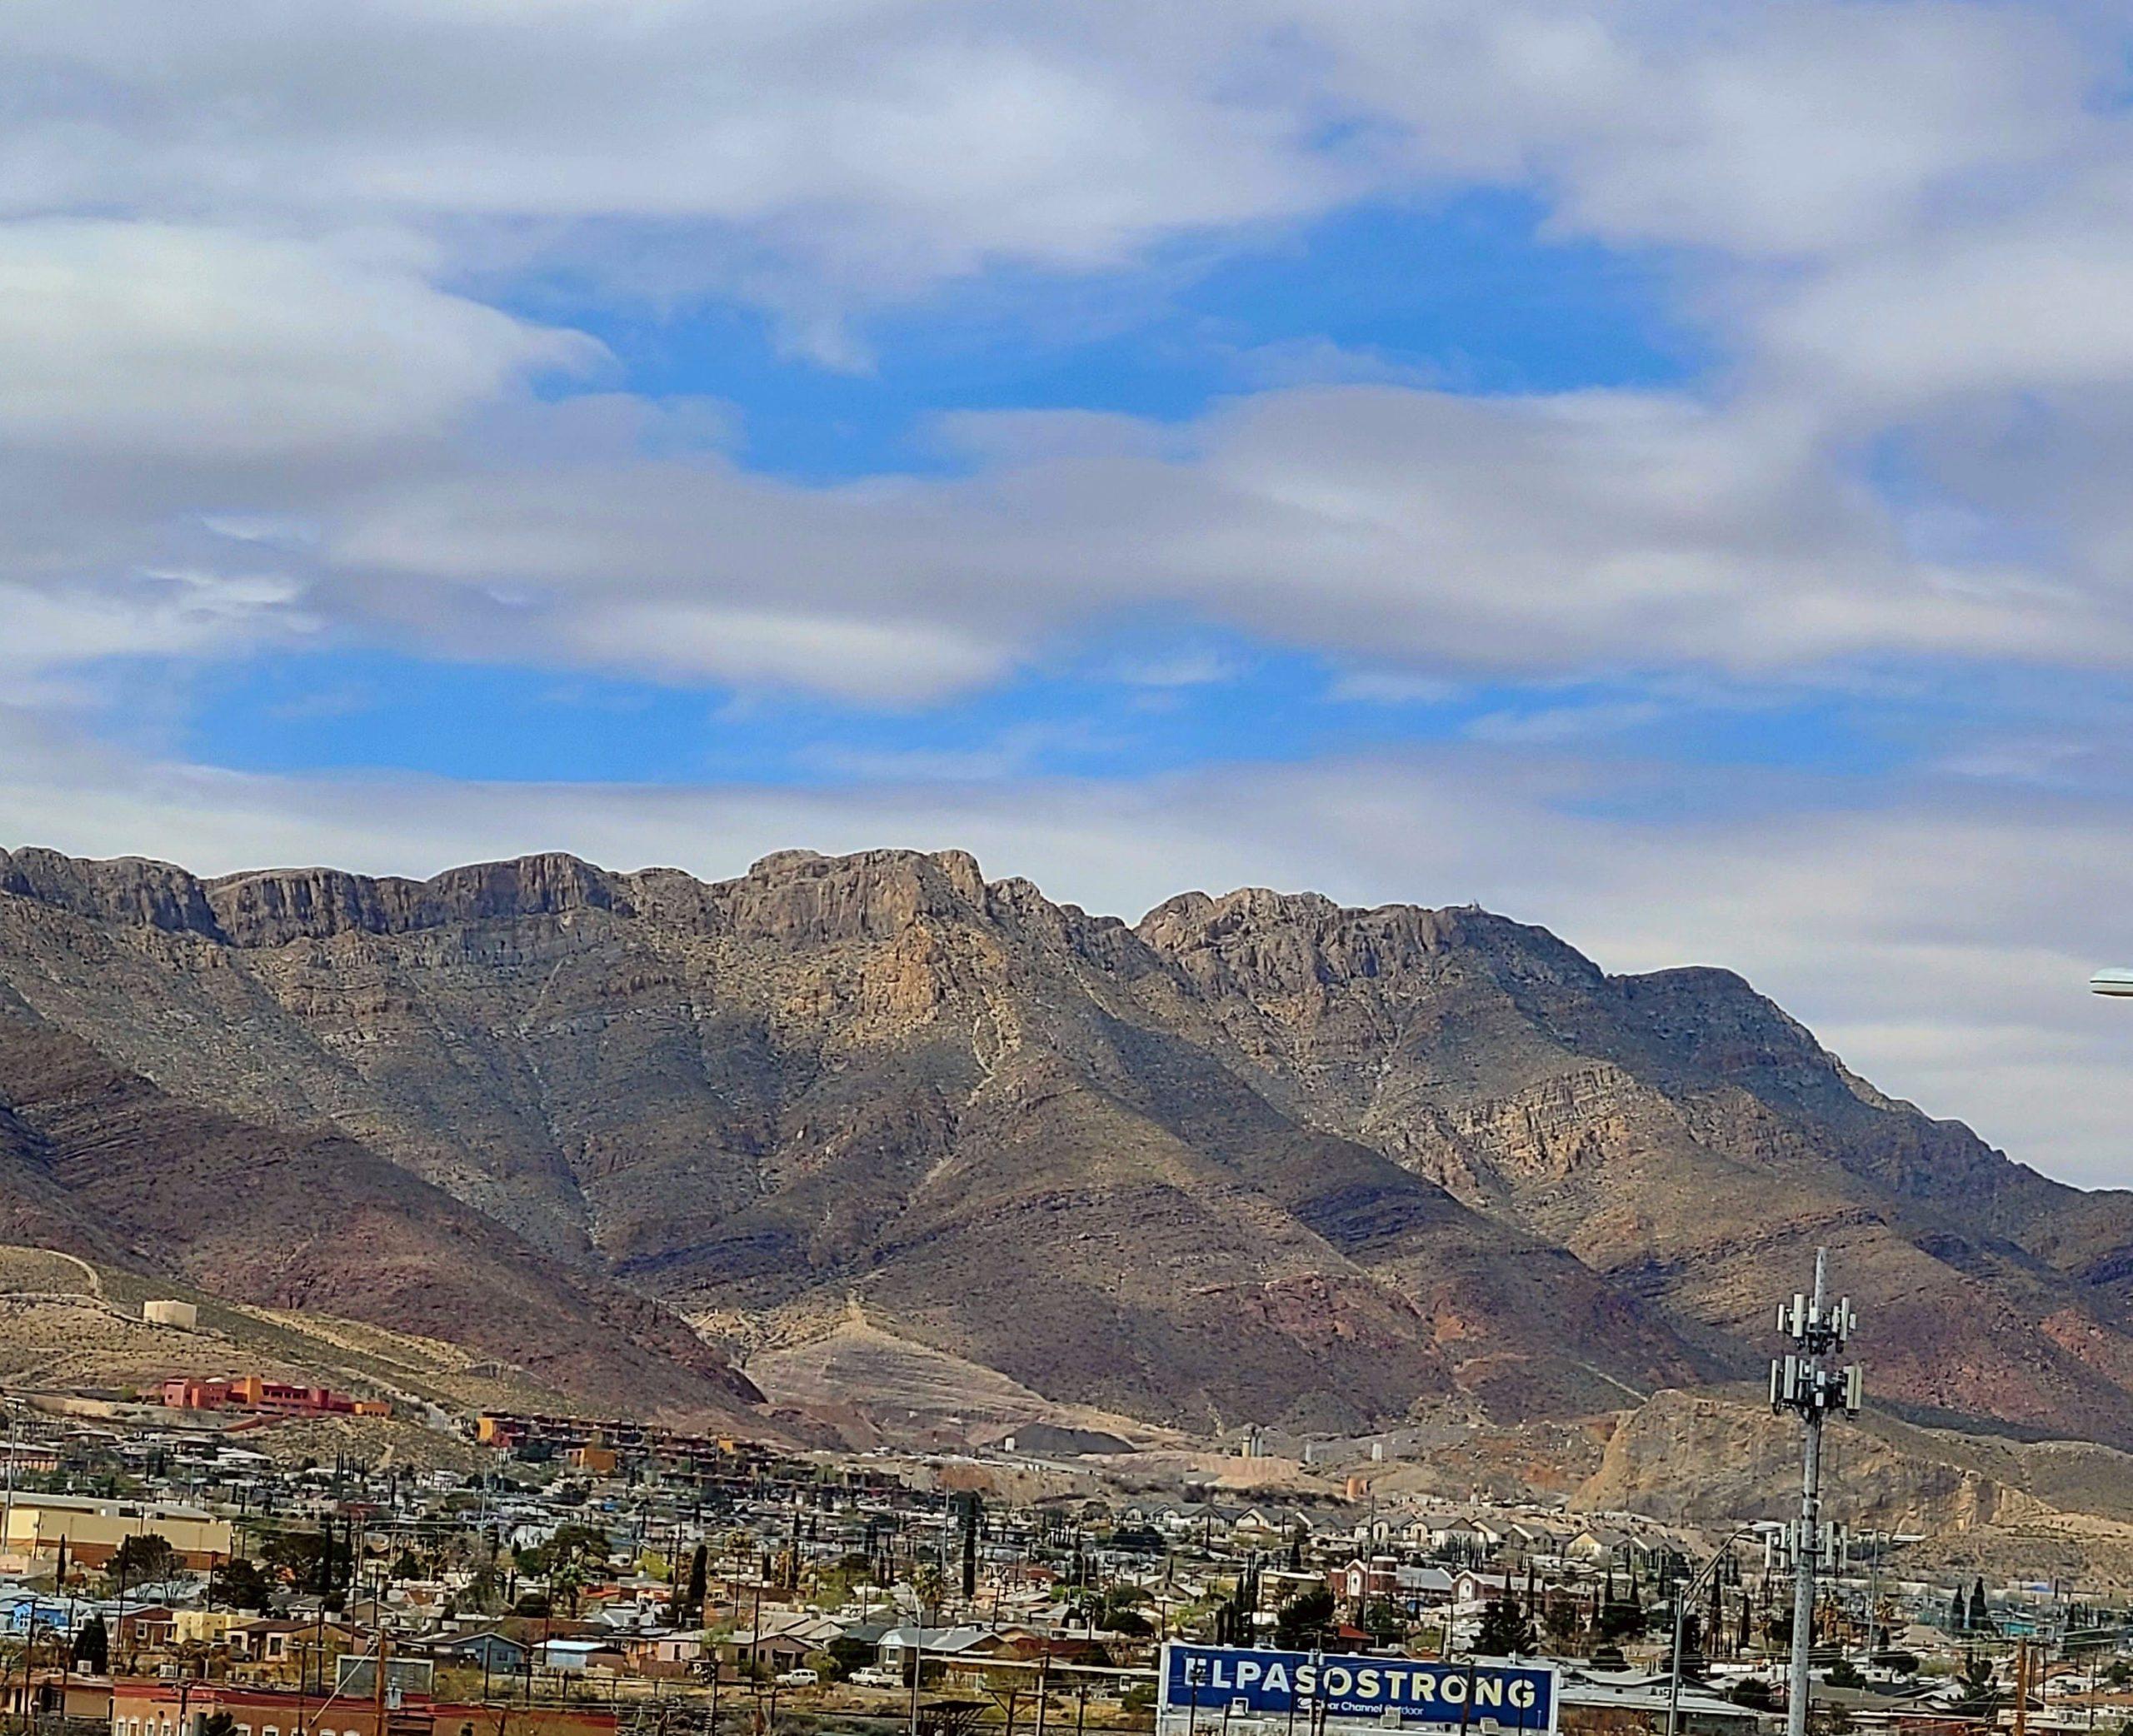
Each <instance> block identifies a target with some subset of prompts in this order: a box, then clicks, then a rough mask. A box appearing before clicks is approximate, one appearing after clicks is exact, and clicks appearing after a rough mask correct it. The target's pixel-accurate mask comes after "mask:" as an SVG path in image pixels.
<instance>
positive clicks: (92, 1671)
mask: <svg viewBox="0 0 2133 1736" xmlns="http://www.w3.org/2000/svg"><path fill="white" fill-rule="evenodd" d="M74 1668H75V1669H78V1670H80V1671H81V1672H82V1674H85V1675H92V1676H101V1675H106V1674H109V1673H110V1670H111V1632H110V1630H109V1629H107V1628H106V1627H105V1626H104V1624H103V1618H102V1616H101V1615H92V1616H91V1617H90V1618H89V1619H87V1621H85V1622H83V1623H82V1629H81V1632H79V1633H78V1634H76V1635H75V1636H74Z"/></svg>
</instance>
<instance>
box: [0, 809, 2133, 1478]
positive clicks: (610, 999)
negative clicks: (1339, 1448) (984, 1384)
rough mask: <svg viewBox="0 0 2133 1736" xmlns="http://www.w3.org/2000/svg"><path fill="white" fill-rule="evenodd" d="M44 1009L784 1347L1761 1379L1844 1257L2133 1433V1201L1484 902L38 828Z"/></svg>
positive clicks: (18, 938) (1914, 1364) (2085, 1430)
mask: <svg viewBox="0 0 2133 1736" xmlns="http://www.w3.org/2000/svg"><path fill="white" fill-rule="evenodd" d="M0 1015H4V1016H6V1017H9V1018H12V1019H13V1020H17V1021H18V1022H21V1023H22V1024H24V1025H32V1026H35V1027H37V1028H39V1029H42V1030H48V1031H59V1032H64V1033H66V1034H67V1035H70V1036H71V1037H72V1038H73V1039H75V1040H78V1041H79V1042H81V1043H83V1044H85V1045H89V1046H91V1047H92V1048H93V1049H94V1050H97V1052H98V1053H99V1054H100V1055H102V1056H103V1057H105V1058H106V1059H107V1060H108V1061H109V1062H110V1063H111V1064H112V1065H114V1066H115V1067H117V1068H120V1069H123V1070H127V1071H129V1072H131V1073H134V1074H137V1075H142V1077H144V1078H145V1079H147V1080H153V1081H154V1083H155V1085H156V1086H157V1088H159V1089H160V1090H162V1091H164V1092H166V1093H167V1094H168V1095H170V1096H171V1097H172V1098H173V1099H174V1100H182V1101H186V1102H189V1103H191V1104H192V1105H197V1106H199V1107H201V1108H204V1109H209V1110H213V1111H214V1112H216V1113H218V1114H222V1115H232V1116H236V1117H239V1118H242V1120H246V1121H248V1122H251V1123H253V1124H255V1125H259V1126H262V1127H263V1128H267V1129H270V1130H277V1131H278V1132H280V1133H282V1134H283V1135H290V1136H293V1135H297V1134H302V1135H307V1136H311V1135H318V1134H320V1133H321V1132H322V1131H324V1130H331V1131H332V1133H334V1134H336V1135H338V1136H340V1137H342V1138H344V1139H347V1140H351V1141H353V1142H355V1143H356V1144H357V1145H360V1146H361V1147H362V1149H363V1150H365V1151H366V1152H367V1153H374V1154H375V1155H377V1157H378V1158H380V1159H382V1160H390V1162H391V1163H392V1164H393V1165H398V1166H399V1167H400V1168H401V1169H402V1170H404V1171H406V1172H407V1174H409V1175H411V1176H412V1177H415V1178H418V1179H419V1180H422V1181H423V1182H426V1183H427V1184H430V1185H433V1186H434V1187H436V1188H437V1189H441V1190H442V1191H443V1192H444V1193H446V1194H448V1195H451V1196H452V1198H453V1199H454V1200H457V1201H458V1202H460V1203H461V1204H462V1205H463V1206H465V1207H469V1208H472V1210H474V1211H476V1212H477V1213H479V1214H480V1215H482V1217H483V1218H484V1219H486V1220H490V1221H492V1222H493V1223H494V1224H496V1225H498V1226H500V1227H501V1228H502V1230H504V1231H506V1232H507V1233H508V1234H509V1235H512V1237H514V1238H516V1239H517V1241H518V1242H520V1243H522V1244H523V1245H527V1246H528V1247H529V1249H530V1250H533V1257H536V1258H538V1259H539V1260H545V1261H551V1262H557V1263H559V1265H560V1266H561V1268H562V1269H564V1270H571V1271H574V1272H577V1273H578V1274H581V1275H582V1281H585V1282H587V1283H593V1284H597V1285H603V1286H618V1287H620V1289H622V1290H625V1291H627V1292H631V1293H634V1294H636V1295H641V1296H644V1297H649V1298H655V1299H657V1300H659V1301H661V1302H663V1303H665V1304H669V1305H671V1306H672V1307H674V1308H677V1309H682V1310H684V1311H686V1312H687V1313H688V1314H691V1315H692V1316H694V1317H696V1318H697V1319H702V1320H706V1321H711V1322H715V1323H716V1324H717V1327H718V1329H720V1330H721V1332H722V1333H728V1334H734V1335H735V1337H736V1338H737V1340H738V1341H740V1342H741V1343H742V1344H750V1343H755V1344H762V1345H764V1346H765V1347H766V1349H768V1348H770V1347H782V1349H787V1350H789V1349H791V1347H792V1346H793V1345H795V1344H802V1343H804V1342H806V1341H807V1339H808V1338H809V1336H810V1334H816V1335H819V1334H827V1333H828V1332H831V1331H834V1330H837V1329H840V1328H841V1326H842V1325H845V1324H848V1323H849V1322H850V1321H852V1319H860V1320H862V1321H865V1322H868V1323H871V1324H872V1326H874V1327H877V1328H878V1329H881V1330H882V1331H883V1332H885V1333H887V1334H891V1335H892V1336H893V1337H894V1338H895V1339H897V1341H899V1342H908V1343H910V1344H914V1345H917V1346H922V1347H926V1348H927V1349H929V1350H930V1351H932V1352H934V1353H937V1354H938V1355H939V1356H940V1357H942V1359H947V1363H946V1364H944V1365H955V1364H967V1365H972V1366H975V1367H977V1368H979V1369H984V1370H987V1371H990V1372H991V1373H992V1374H994V1375H997V1377H999V1378H1000V1380H1001V1381H1002V1383H1004V1384H1005V1385H1004V1386H1003V1389H1006V1388H1007V1387H1012V1389H1017V1390H1020V1391H1025V1392H1027V1391H1034V1392H1036V1393H1038V1394H1044V1395H1046V1396H1047V1397H1049V1398H1051V1399H1054V1400H1057V1401H1058V1402H1059V1403H1061V1404H1062V1405H1071V1406H1084V1407H1091V1408H1094V1409H1101V1410H1105V1411H1108V1412H1111V1413H1116V1414H1126V1415H1130V1416H1139V1417H1144V1418H1147V1419H1151V1420H1153V1421H1156V1422H1162V1423H1169V1424H1178V1425H1180V1426H1185V1427H1189V1428H1191V1429H1199V1430H1205V1429H1213V1428H1217V1427H1221V1426H1226V1425H1227V1424H1232V1423H1236V1422H1240V1421H1246V1420H1263V1421H1282V1422H1288V1423H1291V1424H1304V1425H1311V1424H1321V1425H1324V1426H1327V1427H1338V1428H1346V1427H1353V1426H1361V1425H1366V1424H1371V1423H1374V1422H1379V1421H1383V1420H1386V1419H1392V1418H1396V1417H1400V1416H1402V1415H1406V1414H1424V1413H1427V1414H1491V1415H1496V1416H1511V1417H1520V1416H1541V1415H1568V1414H1579V1413H1585V1412H1591V1411H1596V1410H1601V1409H1612V1408H1618V1407H1620V1406H1622V1405H1624V1404H1636V1403H1640V1402H1641V1401H1642V1400H1643V1399H1645V1398H1646V1396H1647V1395H1648V1394H1651V1393H1652V1392H1653V1391H1655V1390H1657V1389H1663V1388H1666V1387H1669V1386H1676V1385H1689V1384H1700V1383H1705V1382H1709V1381H1712V1380H1723V1379H1728V1378H1732V1377H1737V1376H1743V1375H1749V1374H1752V1373H1753V1372H1754V1370H1755V1369H1756V1367H1757V1365H1758V1364H1759V1360H1760V1358H1761V1355H1762V1354H1763V1347H1762V1345H1761V1343H1760V1340H1759V1334H1760V1332H1761V1322H1762V1319H1763V1318H1764V1315H1765V1313H1766V1304H1767V1301H1768V1299H1769V1298H1770V1297H1771V1296H1772V1295H1778V1294H1781V1293H1785V1292H1787V1291H1789V1290H1791V1288H1793V1287H1794V1286H1795V1285H1796V1283H1797V1282H1798V1281H1799V1280H1800V1275H1801V1272H1802V1271H1803V1270H1805V1267H1806V1262H1807V1260H1809V1259H1810V1258H1811V1248H1812V1247H1813V1246H1814V1245H1816V1243H1818V1242H1820V1243H1826V1244H1828V1245H1830V1246H1831V1248H1832V1250H1833V1257H1834V1259H1835V1260H1836V1265H1837V1269H1838V1270H1840V1272H1841V1273H1842V1274H1843V1275H1844V1278H1845V1280H1846V1283H1847V1285H1848V1286H1849V1287H1850V1288H1851V1290H1852V1291H1853V1292H1854V1294H1855V1295H1857V1296H1858V1297H1859V1298H1860V1305H1861V1312H1862V1314H1864V1315H1866V1319H1867V1320H1868V1323H1869V1338H1870V1342H1871V1344H1872V1350H1871V1355H1872V1358H1873V1373H1874V1380H1875V1386H1876V1391H1877V1392H1878V1393H1880V1394H1883V1395H1885V1397H1886V1399H1888V1400H1889V1401H1891V1402H1892V1403H1895V1404H1899V1405H1901V1406H1903V1407H1905V1408H1906V1409H1908V1411H1909V1412H1910V1413H1911V1414H1913V1415H1915V1416H1916V1417H1919V1418H1921V1419H1932V1418H1935V1417H1939V1416H1959V1417H1962V1418H1966V1419H1972V1420H1977V1419H1983V1420H1985V1421H1986V1422H1988V1423H1991V1424H1995V1425H1999V1426H2006V1427H2011V1428H2014V1429H2023V1430H2028V1431H2031V1432H2039V1433H2057V1434H2067V1435H2073V1436H2080V1437H2084V1438H2091V1439H2097V1440H2102V1441H2109V1442H2113V1443H2116V1444H2133V1307H2129V1291H2133V1253H2130V1252H2129V1250H2133V1211H2129V1209H2128V1199H2127V1196H2126V1195H2116V1194H2111V1195H2091V1194H2081V1193H2079V1192H2077V1191H2076V1190H2071V1189H2066V1188H2063V1187H2061V1186H2060V1185H2057V1184H2056V1183H2052V1182H2050V1181H2048V1180H2046V1179H2045V1178H2043V1177H2041V1176H2039V1175H2036V1174H2035V1173H2034V1172H2033V1171H2030V1170H2025V1169H2023V1168H2021V1166H2020V1165H2016V1164H2013V1163H2011V1162H2010V1161H2009V1160H2006V1158H2005V1157H2003V1156H2001V1155H1999V1154H1997V1153H1995V1152H1992V1151H1991V1150H1989V1148H1987V1147H1986V1146H1985V1145H1983V1144H1982V1143H1981V1141H1979V1140H1976V1138H1975V1136H1974V1135H1971V1134H1970V1133H1969V1132H1968V1130H1966V1129H1962V1128H1961V1127H1960V1126H1957V1125H1953V1124H1948V1123H1942V1122H1936V1121H1933V1120H1930V1119H1928V1118H1927V1117H1926V1116H1925V1115H1921V1113H1919V1112H1918V1111H1917V1110H1915V1109H1912V1108H1911V1106H1910V1105H1905V1104H1901V1103H1896V1102H1893V1101H1891V1100H1888V1099H1886V1098H1885V1097H1882V1096H1881V1095H1880V1094H1878V1093H1876V1092H1875V1091H1874V1090H1872V1089H1871V1087H1870V1086H1868V1085H1866V1084H1865V1083H1864V1082H1863V1081H1861V1080H1857V1079H1856V1078H1855V1077H1854V1076H1853V1075H1851V1073H1850V1072H1849V1071H1848V1070H1846V1069H1845V1068H1844V1067H1843V1066H1842V1065H1841V1063H1840V1062H1838V1061H1837V1060H1836V1058H1835V1057H1833V1056H1831V1055H1828V1054H1827V1053H1826V1051H1824V1050H1821V1048H1820V1046H1819V1045H1816V1043H1815V1041H1814V1040H1813V1038H1812V1037H1811V1035H1809V1034H1808V1033H1807V1032H1806V1031H1805V1030H1803V1029H1802V1028H1801V1026H1799V1025H1797V1024H1796V1022H1795V1021H1793V1020H1791V1019H1789V1018H1787V1017H1786V1015H1784V1014H1783V1013H1782V1012H1781V1010H1778V1009H1777V1008H1776V1007H1775V1006H1774V1005H1771V1003H1770V1002H1768V1001H1767V1000H1764V999H1763V998H1761V996H1758V995H1756V994H1755V993H1754V992H1753V990H1751V989H1750V988H1749V986H1748V985H1746V984H1745V983H1744V982H1742V981H1741V980H1740V979H1739V978H1738V977H1737V976H1735V975H1731V973H1728V972H1726V971H1722V970H1709V969H1701V968H1698V969H1686V970H1670V971H1664V972H1660V973H1656V974H1654V975H1641V976H1628V977H1615V976H1609V975H1606V973H1605V972H1603V971H1601V970H1600V969H1599V968H1598V967H1597V966H1596V965H1593V964H1592V963H1591V961H1590V960H1586V959H1585V958H1584V957H1583V956H1582V955H1580V954H1578V953H1577V952H1576V950H1574V949H1572V948H1571V947H1570V946H1568V945H1566V944H1565V943H1564V942H1562V941H1561V940H1557V939H1556V937H1555V936H1553V935H1550V934H1548V933H1547V932H1546V930H1541V929H1537V928H1533V927H1530V926H1528V925H1523V924H1520V923H1517V922H1514V921H1511V920H1508V919H1506V918H1504V917H1501V916H1496V915H1491V914H1489V913H1487V912H1485V911H1481V910H1473V909H1452V910H1433V909H1428V908H1424V907H1421V906H1416V905H1390V906H1385V907H1381V908H1379V909H1376V910H1356V909H1349V908H1345V907H1342V906H1340V905H1336V904H1334V903H1333V902H1332V901H1331V900H1326V899H1325V898H1323V897H1320V896H1318V895H1312V894H1281V893H1274V892H1268V891H1264V890H1242V891H1238V892H1234V893H1231V894H1228V895H1223V896H1219V897H1216V896H1210V895H1206V894H1204V893H1188V894H1185V895H1181V896H1179V897H1176V898H1173V899H1171V900H1166V902H1165V903H1163V904H1161V905H1158V906H1157V907H1156V909H1155V910H1151V911H1150V912H1149V913H1148V914H1147V915H1146V916H1145V917H1144V918H1142V919H1141V921H1140V922H1139V923H1138V924H1128V923H1126V922H1124V921H1122V920H1118V919H1116V918H1113V917H1107V916H1100V915H1090V914H1088V913H1086V912H1085V911H1082V910H1079V909H1077V908H1076V907H1075V906H1073V905H1064V904H1058V903H1055V902H1053V901H1052V900H1048V899H1047V898H1046V897H1044V895H1042V893H1041V892H1040V891H1039V890H1038V889H1037V887H1035V886H1034V885H1031V884H1030V883H1029V882H1027V881H1026V880H992V881H988V880H986V879H985V878H984V876H983V875H982V872H981V871H980V870H979V868H978V866H977V863H976V861H973V860H972V858H971V857H969V856H967V855H965V854H963V853H962V852H959V851H947V852H942V853H939V854H936V855H926V854H922V853H917V852H910V851H869V852H865V853H862V854H861V855H857V856H847V857H840V858H827V857H822V856H813V855H812V854H809V853H807V852H787V853H783V854H782V855H779V856H773V857H771V858H768V859H767V860H766V861H762V862H760V863H758V864H757V865H756V866H755V867H753V868H752V869H751V870H749V871H748V873H747V874H746V875H741V876H738V877H737V878H735V879H732V880H723V881H717V882H706V881H702V880H697V879H695V878H693V877H692V876H690V875H687V874H684V873H682V872H680V871H678V870H660V869H655V870H644V871H642V872H637V873H630V874H617V873H611V872H608V871H607V870H601V869H598V868H596V867H593V866H591V865H588V864H586V863H583V862H581V861H577V860H576V859H574V858H571V857H568V856H555V855H549V856H533V857H527V858H522V859H520V860H518V861H512V862H506V863H496V864H487V865H481V866H473V867H468V868H463V869H458V870H452V872H450V873H447V874H445V875H438V876H437V877H435V878H433V879H431V880H422V881H417V880H397V879H384V880H371V879H367V878H364V877H362V876H359V875H347V874H342V873H339V872H337V871H332V870H286V871H284V870H277V871H272V872H259V873H247V874H241V875H228V876H223V877H221V878H217V879H212V880H200V879H196V878H195V877H193V876H192V875H188V874H186V873H185V872H184V871H183V870H179V869H175V868H172V867H168V866H165V865H159V864H151V863H145V862H137V861H125V862H118V863H87V862H82V861H75V860H72V859H70V858H67V857H63V856H55V855H53V854H52V853H50V852H46V851H36V850H22V851H14V852H12V854H9V853H0ZM5 1066H6V1059H5V1055H4V1054H0V1103H5V1102H6V1101H7V1092H8V1089H9V1080H8V1078H7V1073H6V1070H5Z"/></svg>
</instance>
